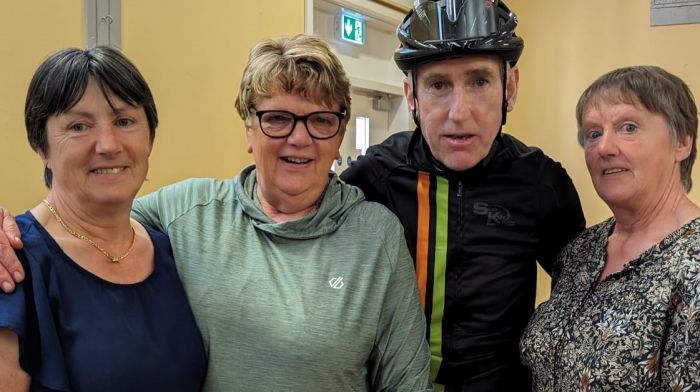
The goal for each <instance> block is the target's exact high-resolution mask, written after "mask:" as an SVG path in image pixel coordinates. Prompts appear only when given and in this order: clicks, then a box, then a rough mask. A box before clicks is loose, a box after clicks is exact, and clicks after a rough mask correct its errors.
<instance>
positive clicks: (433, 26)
mask: <svg viewBox="0 0 700 392" xmlns="http://www.w3.org/2000/svg"><path fill="white" fill-rule="evenodd" d="M416 3H417V4H416V5H415V6H414V7H413V9H411V11H409V13H408V14H407V15H406V18H404V21H403V23H401V25H400V26H399V27H398V29H397V31H396V34H397V35H398V37H399V41H400V42H401V46H399V48H398V49H396V51H395V52H394V61H395V62H396V65H398V66H399V68H400V69H401V70H402V71H404V73H405V72H408V71H409V70H411V69H413V68H415V67H416V66H417V65H419V64H422V63H424V62H427V61H431V60H436V59H441V58H447V57H457V56H462V55H465V54H486V55H495V56H498V57H500V58H501V59H503V61H507V62H509V63H510V64H511V65H514V64H515V63H516V62H517V61H518V58H519V57H520V54H521V53H522V51H523V47H524V42H523V39H522V38H520V37H518V36H516V35H515V27H516V26H517V25H518V18H517V16H515V14H513V13H512V12H510V9H508V7H507V6H506V5H505V4H504V3H503V2H502V1H500V0H418V1H416Z"/></svg>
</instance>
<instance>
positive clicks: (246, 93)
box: [236, 34, 350, 120]
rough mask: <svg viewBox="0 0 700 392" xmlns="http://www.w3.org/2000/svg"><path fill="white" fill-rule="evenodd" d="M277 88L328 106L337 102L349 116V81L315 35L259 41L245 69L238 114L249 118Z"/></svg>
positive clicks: (238, 99)
mask: <svg viewBox="0 0 700 392" xmlns="http://www.w3.org/2000/svg"><path fill="white" fill-rule="evenodd" d="M278 91H281V92H286V93H292V94H298V95H300V96H302V97H304V98H308V99H310V100H312V101H314V102H319V103H323V104H325V105H328V106H333V105H334V104H336V103H337V104H338V105H339V106H340V111H341V112H342V111H344V112H345V114H346V116H345V118H348V117H350V81H349V80H348V77H347V76H346V75H345V70H344V69H343V65H342V64H341V63H340V60H338V58H337V57H336V56H335V55H334V54H333V52H331V49H330V47H329V46H328V44H326V43H325V42H324V41H323V40H322V39H320V38H318V37H316V36H313V35H308V34H299V35H296V36H294V37H292V38H280V39H276V40H273V39H266V40H263V41H261V42H259V43H257V44H256V45H255V46H254V47H253V49H252V50H251V51H250V56H249V57H248V64H247V65H246V67H245V70H244V71H243V78H242V80H241V87H240V90H239V92H238V97H237V98H236V110H238V114H239V115H240V116H241V118H242V119H243V120H246V119H248V117H249V116H250V115H251V113H252V110H253V109H254V108H255V105H256V103H257V102H258V100H260V99H261V98H269V97H271V96H272V95H273V94H274V93H275V92H278Z"/></svg>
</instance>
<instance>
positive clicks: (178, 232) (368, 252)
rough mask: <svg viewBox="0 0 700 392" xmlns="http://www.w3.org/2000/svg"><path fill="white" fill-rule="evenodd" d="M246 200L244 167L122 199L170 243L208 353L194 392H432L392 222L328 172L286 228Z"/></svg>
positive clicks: (398, 232)
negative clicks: (303, 212)
mask: <svg viewBox="0 0 700 392" xmlns="http://www.w3.org/2000/svg"><path fill="white" fill-rule="evenodd" d="M254 194H255V168H254V166H251V167H248V168H246V169H244V170H243V172H242V173H241V175H240V176H239V177H236V178H234V179H232V180H213V179H193V180H187V181H183V182H181V183H178V184H174V185H171V186H168V187H165V188H163V189H161V190H159V191H157V192H154V193H152V194H150V195H147V196H145V197H142V198H140V199H138V200H137V201H136V202H135V204H134V216H135V217H136V218H137V219H138V220H139V221H141V222H142V223H144V224H146V225H148V226H152V227H155V228H158V229H160V230H162V231H164V232H167V234H168V235H169V236H170V239H171V242H172V247H173V252H174V256H175V261H176V265H177V268H178V271H179V273H180V276H181V278H182V280H183V283H184V286H185V289H186V291H187V296H188V298H189V301H190V303H191V306H192V309H193V311H194V313H195V316H196V319H197V323H198V325H199V328H200V329H201V332H202V336H203V338H204V341H205V345H206V347H207V350H208V355H209V369H208V373H207V379H206V382H205V387H204V390H205V391H334V392H335V391H350V390H352V391H430V390H432V387H431V385H430V382H429V380H428V371H429V354H428V348H427V344H426V342H425V340H424V333H425V321H424V317H423V314H422V311H421V309H420V307H419V304H418V296H417V289H416V283H415V275H414V270H413V264H412V261H411V257H410V254H409V252H408V250H407V248H406V245H405V243H404V236H403V232H402V228H401V225H400V223H399V221H398V219H397V218H396V217H395V216H394V215H392V214H391V213H390V212H389V211H388V210H387V209H386V208H384V207H383V206H381V205H379V204H376V203H371V202H367V201H364V197H363V195H362V193H361V191H359V190H358V189H357V188H355V187H352V186H349V185H347V184H345V183H343V182H342V181H340V180H339V179H338V178H337V176H335V175H330V182H329V186H328V189H327V190H326V192H325V195H324V197H323V201H322V202H321V204H320V206H319V209H318V210H317V211H316V212H314V213H312V214H310V215H308V216H306V217H304V218H301V219H298V220H295V221H290V222H284V223H275V222H274V221H272V220H271V219H270V218H268V217H267V216H266V215H265V214H264V213H263V211H262V210H261V208H260V205H259V203H258V201H257V200H256V198H255V197H254ZM154 295H157V293H154Z"/></svg>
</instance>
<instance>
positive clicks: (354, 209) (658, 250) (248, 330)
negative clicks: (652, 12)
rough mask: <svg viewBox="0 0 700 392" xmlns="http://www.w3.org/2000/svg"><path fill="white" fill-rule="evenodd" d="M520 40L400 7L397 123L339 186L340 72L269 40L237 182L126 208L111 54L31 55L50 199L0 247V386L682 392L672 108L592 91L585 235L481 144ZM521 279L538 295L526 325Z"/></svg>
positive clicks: (676, 84)
mask: <svg viewBox="0 0 700 392" xmlns="http://www.w3.org/2000/svg"><path fill="white" fill-rule="evenodd" d="M516 25H517V18H516V17H515V15H514V14H513V13H511V12H510V10H509V9H508V8H507V7H506V5H505V4H504V3H503V2H501V1H490V0H489V1H482V0H478V1H472V0H461V1H460V0H446V1H439V2H434V1H425V2H419V3H417V4H416V6H415V8H414V9H413V10H411V12H409V14H408V15H407V16H406V19H405V20H404V22H403V23H402V24H401V26H399V29H398V36H399V40H400V43H401V44H400V47H399V49H397V51H396V52H395V55H394V58H395V61H396V63H397V65H398V66H399V68H400V69H401V70H402V71H404V73H405V74H406V79H405V82H404V91H405V93H406V98H407V101H408V104H409V109H410V110H411V113H412V115H413V119H414V121H415V123H416V125H417V128H416V129H415V130H414V131H412V132H403V133H398V134H395V135H393V136H391V137H390V138H389V139H387V140H386V141H385V142H383V143H382V144H380V145H377V146H373V147H371V148H370V149H368V151H367V154H366V155H365V156H364V157H363V158H362V159H360V160H358V161H357V162H355V164H354V165H353V166H352V167H350V168H348V169H347V170H345V171H344V172H343V174H342V176H341V178H339V177H338V176H336V175H335V174H334V173H332V172H329V169H330V167H331V165H332V163H333V161H334V160H335V158H336V157H337V155H338V150H339V146H340V143H341V141H342V138H343V135H344V131H345V126H346V123H347V120H348V118H349V116H350V109H351V105H350V84H349V81H348V78H347V77H346V75H345V72H344V71H343V68H342V66H341V64H340V62H339V61H338V59H337V58H336V56H335V55H333V53H332V52H331V50H330V48H329V47H328V46H327V45H326V44H325V43H324V42H323V41H322V40H320V39H318V38H316V37H313V36H307V35H299V36H295V37H293V38H283V39H278V40H265V41H262V42H260V43H258V44H257V45H255V47H254V48H253V49H252V50H251V53H250V57H249V59H248V64H247V66H246V68H245V70H244V73H243V77H242V81H241V86H240V89H239V95H238V98H237V99H236V109H237V110H238V113H239V115H240V116H241V118H242V120H243V121H244V124H245V129H246V138H247V144H248V146H247V149H248V152H249V153H251V154H252V155H253V158H254V161H255V164H254V165H252V166H250V167H247V168H245V169H244V170H243V171H242V172H241V174H240V175H239V176H237V177H235V178H233V179H230V180H213V179H196V180H186V181H184V182H181V183H178V184H174V185H171V186H168V187H165V188H163V189H161V190H159V191H157V192H154V193H152V194H150V195H147V196H144V197H142V198H139V199H136V200H134V198H135V195H136V193H137V191H138V189H139V188H140V186H141V184H142V182H143V181H144V178H145V176H146V172H147V169H148V156H149V154H150V151H151V148H152V145H153V140H154V136H155V129H156V126H157V123H158V119H157V112H156V109H155V104H154V101H153V97H152V95H151V93H150V90H149V89H148V86H147V84H146V82H145V81H144V80H143V78H142V77H141V75H140V74H139V72H138V70H137V69H136V68H135V67H134V66H133V64H131V63H130V62H129V61H128V60H127V59H126V58H125V57H124V56H123V55H122V54H121V53H119V52H118V51H116V50H114V49H110V48H101V47H98V48H94V49H89V50H86V51H82V50H78V49H68V50H63V51H59V52H57V53H55V54H53V55H51V56H50V57H49V58H48V59H47V60H45V61H44V63H42V65H41V66H40V67H39V69H38V70H37V72H36V73H35V76H34V78H33V80H32V82H31V84H30V88H29V92H28V96H27V103H26V107H25V119H26V123H27V133H28V138H29V141H30V145H31V146H32V148H33V149H34V150H35V151H36V152H37V153H38V155H39V156H40V157H41V159H42V160H43V162H44V164H45V180H46V184H47V186H48V188H49V193H48V195H47V197H46V199H45V200H44V201H43V202H42V203H40V204H39V205H37V206H36V207H34V208H33V209H31V210H30V211H29V212H27V213H25V214H23V215H20V216H18V217H17V224H18V227H15V226H14V225H13V224H12V223H11V219H9V218H7V219H6V220H5V222H4V229H5V233H6V235H7V236H8V239H5V238H4V236H2V235H0V241H2V243H3V244H7V241H8V240H9V241H10V243H11V244H12V245H13V246H14V247H15V248H19V247H20V246H21V243H20V241H19V239H18V238H15V237H20V236H21V237H22V242H23V245H24V248H23V249H22V250H18V251H17V252H16V254H17V257H18V258H19V260H21V262H20V261H18V260H17V259H15V252H8V253H5V254H3V255H2V260H0V261H1V262H2V264H3V265H5V268H6V269H7V270H5V269H3V268H0V281H3V282H4V283H5V284H3V288H5V287H4V286H7V285H9V286H10V287H7V289H8V290H7V291H11V289H12V288H13V287H14V284H13V283H12V282H11V280H10V278H9V276H11V275H12V276H15V280H16V281H18V282H19V281H21V280H22V278H24V283H22V284H19V285H17V290H16V292H15V293H13V294H10V295H0V310H1V311H0V389H2V390H27V389H31V390H37V391H42V390H59V391H62V390H63V391H69V390H75V391H123V390H133V391H141V390H143V391H146V390H149V391H150V390H162V389H167V390H182V391H191V390H199V389H200V388H201V389H203V390H209V391H230V390H240V391H248V390H250V391H257V390H270V391H273V390H293V391H323V390H328V391H339V390H363V391H384V390H386V391H429V390H433V388H435V389H436V390H445V391H504V390H508V391H518V390H522V391H526V390H530V389H534V390H556V391H560V390H561V391H565V390H579V389H582V390H593V389H599V390H607V389H615V388H617V389H622V390H633V389H634V390H653V389H655V388H657V389H658V388H661V389H669V388H670V389H674V390H676V389H677V390H691V389H693V388H698V387H700V370H699V368H698V365H697V364H696V363H697V362H698V359H700V352H699V350H700V339H698V338H699V337H700V336H699V335H700V313H697V312H696V309H697V308H698V307H700V278H699V276H700V274H698V272H700V271H698V269H699V263H700V261H699V259H698V254H699V252H696V251H695V249H697V246H695V245H696V244H697V241H698V238H700V236H699V234H698V233H697V230H698V222H700V220H698V219H697V218H698V217H700V208H698V207H697V206H696V205H695V204H694V203H693V202H692V201H691V200H690V199H689V198H688V197H687V191H689V189H690V183H691V181H690V178H691V169H692V165H693V163H694V159H695V154H696V150H695V138H696V134H697V108H696V106H695V103H694V100H693V97H692V94H691V93H690V91H689V89H688V87H687V86H686V85H685V83H683V82H682V81H681V80H680V79H678V78H677V77H675V76H673V75H671V74H669V73H667V72H665V71H663V70H661V69H660V68H657V67H629V68H624V69H620V70H616V71H613V72H611V73H609V74H607V75H604V76H603V77H601V78H600V79H599V80H597V81H596V82H595V83H594V84H593V85H591V87H589V88H588V89H587V90H586V92H584V94H583V95H582V97H581V99H580V101H579V105H578V107H577V123H578V128H579V141H580V142H581V144H582V146H583V148H584V152H585V159H586V163H587V166H588V168H589V171H590V174H591V178H592V179H593V184H594V186H595V188H596V191H597V192H598V193H599V195H600V196H601V198H602V199H603V200H604V201H605V202H606V203H607V204H608V205H609V206H610V208H611V210H612V211H613V214H614V218H611V219H610V220H608V221H606V222H603V223H602V224H600V225H597V226H593V227H592V228H590V229H588V230H585V231H583V230H584V227H585V222H584V218H583V212H582V210H581V206H580V202H579V199H578V196H577V193H576V190H575V189H574V186H573V184H572V182H571V180H570V178H569V177H568V175H567V174H566V172H565V170H564V169H563V168H562V167H561V165H559V164H558V163H556V162H554V161H553V160H551V159H550V158H548V157H547V156H546V155H545V154H543V153H542V151H540V150H539V149H536V148H532V147H528V146H525V145H524V144H523V143H521V142H520V141H518V140H517V139H515V138H514V137H512V136H510V135H507V134H505V133H503V132H502V131H501V128H502V125H503V124H505V120H506V114H507V112H509V111H510V110H512V109H513V108H514V105H515V101H516V97H517V89H518V79H519V70H518V67H517V61H518V58H519V56H520V54H521V52H522V50H523V40H522V39H521V38H520V37H519V36H517V35H516V34H515V27H516ZM348 184H352V185H355V186H357V187H359V189H358V188H356V187H355V186H351V185H348ZM659 184H660V185H659ZM392 212H393V214H392ZM130 213H131V218H130V215H129V214H130ZM162 233H165V234H167V237H166V236H164V235H163V234H162ZM168 238H169V240H170V244H172V248H171V246H170V244H169V243H168ZM567 243H568V245H567ZM537 261H539V263H540V264H541V265H542V266H543V267H544V268H545V270H547V271H548V272H551V273H552V276H553V283H554V286H553V287H554V290H553V293H552V298H551V299H550V301H548V302H546V303H545V304H543V305H542V306H540V308H539V309H538V311H537V312H536V313H535V314H534V316H533V314H532V313H533V306H534V305H533V304H534V292H535V284H536V272H535V264H536V262H537ZM178 277H179V278H178ZM195 321H196V323H195ZM528 322H529V324H528ZM523 331H525V333H524V334H523ZM433 383H434V385H433Z"/></svg>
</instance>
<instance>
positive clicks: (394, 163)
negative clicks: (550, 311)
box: [341, 130, 585, 392]
mask: <svg viewBox="0 0 700 392" xmlns="http://www.w3.org/2000/svg"><path fill="white" fill-rule="evenodd" d="M341 178H342V179H343V180H345V181H346V182H348V183H350V184H353V185H356V186H358V187H360V188H361V189H362V190H363V191H364V192H365V195H366V197H367V199H368V200H370V201H376V202H379V203H382V204H384V205H385V206H387V207H388V208H389V209H391V210H392V211H393V212H394V213H395V214H396V215H397V216H398V217H399V219H400V220H401V222H402V223H403V226H404V230H405V235H406V241H407V243H408V246H409V249H410V250H411V254H412V256H413V258H414V261H415V265H416V274H417V277H418V285H419V290H420V296H421V304H422V305H423V306H424V308H425V316H426V321H427V324H428V331H427V338H428V340H429V342H430V347H431V354H432V361H431V376H432V377H433V379H434V380H435V381H436V382H437V383H440V384H444V385H445V386H446V390H450V391H455V390H456V391H461V390H464V391H477V392H478V391H529V390H530V388H531V387H530V377H529V374H528V373H527V371H526V370H525V368H524V367H522V365H521V364H520V361H519V355H518V341H519V339H520V335H521V333H522V331H523V329H524V328H525V325H526V324H527V322H528V321H529V319H530V316H531V314H532V312H533V308H534V301H535V289H536V281H537V276H536V275H537V274H536V264H535V263H536V261H539V263H540V264H541V265H542V266H543V267H544V269H545V270H546V271H547V272H550V270H551V266H552V264H553V261H554V259H555V257H556V256H557V253H558V252H559V251H560V250H561V248H562V247H563V246H564V245H565V244H566V243H567V242H568V241H569V240H571V239H572V238H573V237H574V236H575V235H576V234H578V233H579V232H580V231H581V230H583V229H584V227H585V220H584V216H583V212H582V210H581V204H580V201H579V198H578V194H577V193H576V189H575V188H574V185H573V183H572V182H571V179H570V178H569V176H568V175H567V173H566V171H565V170H564V169H563V168H562V166H561V165H560V164H559V163H557V162H555V161H553V160H552V159H550V158H549V157H547V156H546V155H545V154H544V153H543V152H542V151H541V150H539V149H537V148H533V147H528V146H526V145H524V144H523V143H521V142H520V141H519V140H517V139H516V138H514V137H512V136H509V135H506V134H503V133H501V134H499V135H498V136H497V137H496V140H495V141H494V144H493V147H492V148H491V151H490V152H489V154H488V155H487V157H486V158H484V159H483V160H482V161H481V162H480V163H479V164H477V165H476V166H475V167H473V168H471V169H468V170H466V171H463V172H454V171H450V170H449V169H447V168H445V167H444V166H443V165H442V164H440V163H439V162H438V161H436V160H435V159H434V158H433V157H432V155H431V154H430V150H429V148H428V146H427V143H426V142H425V140H424V138H423V136H422V135H421V133H420V130H416V131H415V132H401V133H398V134H395V135H392V136H391V137H389V138H388V139H387V140H385V141H384V142H383V143H382V144H380V145H376V146H372V147H370V148H369V149H368V150H367V154H366V155H365V156H363V157H361V158H360V159H359V160H357V161H355V162H354V163H353V165H352V166H351V167H350V168H348V169H346V170H345V172H343V174H342V175H341Z"/></svg>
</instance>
